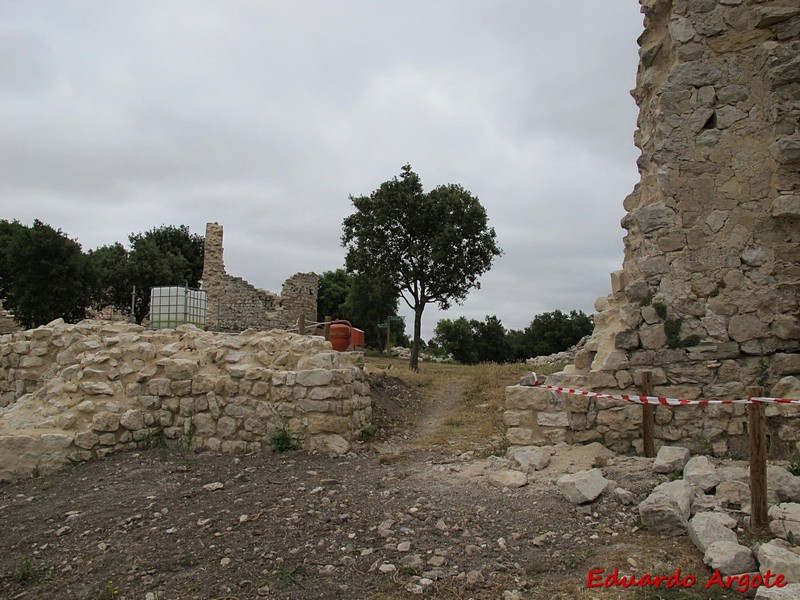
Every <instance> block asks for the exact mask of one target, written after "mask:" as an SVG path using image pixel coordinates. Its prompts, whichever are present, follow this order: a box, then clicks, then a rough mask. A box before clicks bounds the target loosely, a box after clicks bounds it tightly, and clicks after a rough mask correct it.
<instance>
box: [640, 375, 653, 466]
mask: <svg viewBox="0 0 800 600" xmlns="http://www.w3.org/2000/svg"><path fill="white" fill-rule="evenodd" d="M642 395H643V396H652V395H653V382H652V380H651V379H650V371H642ZM654 428H655V417H654V414H653V405H652V404H642V442H643V444H642V446H643V448H642V449H643V451H644V455H645V456H646V457H647V458H653V457H654V456H655V455H656V449H655V442H654V441H653V429H654Z"/></svg>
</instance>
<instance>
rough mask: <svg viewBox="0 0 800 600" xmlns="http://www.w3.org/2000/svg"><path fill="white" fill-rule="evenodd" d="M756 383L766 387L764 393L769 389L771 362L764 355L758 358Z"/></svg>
mask: <svg viewBox="0 0 800 600" xmlns="http://www.w3.org/2000/svg"><path fill="white" fill-rule="evenodd" d="M756 385H757V386H760V387H762V388H764V393H766V392H767V389H769V364H768V363H767V359H766V358H764V357H763V356H762V357H761V358H759V359H758V378H757V379H756Z"/></svg>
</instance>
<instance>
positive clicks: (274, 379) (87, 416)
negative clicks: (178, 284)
mask: <svg viewBox="0 0 800 600" xmlns="http://www.w3.org/2000/svg"><path fill="white" fill-rule="evenodd" d="M0 391H2V403H3V405H4V408H0V481H1V480H5V479H14V478H17V477H26V476H30V475H32V474H35V473H46V472H49V471H53V470H56V469H58V468H60V467H62V466H64V465H66V464H69V463H72V462H78V461H85V460H90V459H92V458H102V457H104V456H106V455H108V454H110V453H112V452H117V451H120V450H128V449H135V448H145V447H149V446H152V445H154V444H161V443H163V444H165V445H167V446H176V445H184V446H187V447H191V448H207V449H211V450H217V451H222V452H258V451H261V450H264V449H268V448H269V447H270V442H271V440H272V438H273V437H274V436H275V435H276V434H280V433H282V432H283V431H284V430H286V431H287V432H288V433H289V434H290V436H291V437H292V439H294V440H295V442H296V443H297V444H298V445H299V446H300V447H303V448H306V449H319V450H324V451H332V452H339V453H341V452H346V451H347V450H348V449H349V444H350V442H351V441H353V440H354V439H355V438H356V437H357V436H358V435H359V433H360V431H361V429H362V428H363V427H364V426H365V425H366V424H367V423H368V422H369V420H370V416H371V403H370V397H369V384H368V383H367V372H366V369H365V368H364V366H363V355H361V354H360V353H348V352H336V351H334V350H333V349H332V348H331V346H330V343H329V342H326V341H325V340H324V339H322V338H319V337H306V336H299V335H297V334H291V333H286V332H284V331H270V332H256V331H253V330H248V331H245V332H243V333H242V334H239V335H231V334H220V333H212V332H204V331H201V330H199V329H197V328H195V327H193V326H190V325H182V326H180V327H178V328H177V329H176V330H169V329H166V330H159V331H152V330H147V329H144V328H142V327H140V326H137V325H131V324H127V323H115V322H103V321H82V322H81V323H78V324H77V325H67V324H64V323H63V321H61V320H58V321H54V322H53V323H51V324H49V325H47V326H45V327H39V328H37V329H33V330H28V331H21V332H17V333H11V334H7V335H3V336H0Z"/></svg>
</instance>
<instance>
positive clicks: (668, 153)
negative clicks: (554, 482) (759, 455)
mask: <svg viewBox="0 0 800 600" xmlns="http://www.w3.org/2000/svg"><path fill="white" fill-rule="evenodd" d="M640 3H641V5H642V12H643V13H644V25H645V31H644V33H643V34H642V36H641V37H640V39H639V44H640V47H641V48H640V51H639V55H640V65H639V70H638V74H637V85H636V89H635V90H634V91H633V92H632V94H633V96H634V98H635V100H636V102H637V105H638V106H639V109H640V112H639V119H638V130H637V132H636V134H635V136H634V141H635V143H636V145H637V146H638V147H639V148H640V149H641V156H640V158H639V159H638V167H639V172H640V175H641V179H640V182H639V183H638V184H637V185H636V186H635V188H634V190H633V192H632V193H631V194H630V195H629V196H628V197H627V198H626V199H625V202H624V207H625V209H626V210H627V211H628V214H627V215H626V216H625V217H624V218H623V220H622V226H623V228H624V229H626V230H627V235H626V236H625V238H624V247H625V255H624V262H623V269H622V270H621V271H618V272H616V273H614V274H612V277H611V281H612V286H611V287H612V293H611V294H610V295H609V296H608V297H605V298H600V299H598V301H597V302H596V303H595V308H596V311H597V314H596V315H595V323H596V327H595V333H594V335H593V336H592V338H591V339H590V341H589V342H588V343H587V344H586V346H585V347H584V349H583V350H582V351H581V352H579V353H578V355H577V356H576V358H575V363H574V364H573V365H570V366H568V367H567V368H566V369H565V370H564V371H563V372H561V373H558V374H556V375H554V376H551V377H549V378H548V380H547V383H549V384H554V385H566V386H568V387H573V388H582V389H592V390H600V391H608V392H610V393H620V391H621V390H625V391H626V392H628V393H640V388H639V386H640V384H641V373H642V371H645V370H648V371H651V373H652V379H653V383H654V386H655V390H654V391H655V394H656V395H659V396H668V397H673V398H687V399H697V398H708V399H737V398H743V397H746V396H747V387H748V386H751V385H755V384H757V383H759V382H764V381H765V382H766V387H767V394H768V395H773V396H780V395H785V396H789V395H791V397H798V393H800V385H798V380H797V376H798V375H800V320H798V314H799V313H800V4H798V3H797V2H796V0H719V1H717V0H641V1H640ZM507 408H508V412H507V413H506V423H507V425H508V426H509V441H510V442H511V443H512V444H527V443H536V442H542V441H544V443H550V442H548V440H551V441H552V439H555V440H562V441H563V440H566V441H575V442H586V441H593V440H599V441H602V442H604V443H605V444H606V445H608V446H610V447H612V448H614V449H616V450H619V451H626V450H630V449H631V447H632V445H635V440H637V439H638V437H640V435H641V433H640V431H641V408H640V407H639V406H619V402H616V401H604V400H589V399H586V398H576V397H566V396H560V395H556V394H551V393H549V392H546V391H544V390H535V389H530V388H529V389H525V390H523V389H519V388H510V389H509V391H508V395H507ZM744 413H745V408H744V407H743V406H730V405H728V406H711V407H707V408H703V407H684V408H678V409H670V408H666V407H659V408H658V409H657V410H656V429H655V435H656V444H657V445H659V444H663V443H681V444H685V445H688V446H690V447H692V448H694V449H696V450H698V451H713V453H714V454H717V455H722V454H726V453H728V452H732V453H739V452H740V450H741V446H742V439H743V436H745V435H746V432H745V418H744V417H743V415H744ZM795 413H796V410H795V409H794V408H790V407H786V406H784V407H775V406H773V407H769V408H768V409H767V414H768V415H770V419H769V422H770V436H771V440H770V442H771V445H772V446H773V448H774V447H776V446H778V445H780V444H791V443H792V442H793V441H795V440H797V439H798V433H797V432H798V430H800V423H798V422H797V420H796V419H791V418H790V415H794V414H795Z"/></svg>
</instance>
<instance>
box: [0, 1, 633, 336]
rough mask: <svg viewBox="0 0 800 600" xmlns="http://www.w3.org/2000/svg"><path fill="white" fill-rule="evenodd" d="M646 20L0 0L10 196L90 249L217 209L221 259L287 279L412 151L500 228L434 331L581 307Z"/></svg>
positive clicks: (25, 211)
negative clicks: (494, 253)
mask: <svg viewBox="0 0 800 600" xmlns="http://www.w3.org/2000/svg"><path fill="white" fill-rule="evenodd" d="M641 29H642V17H641V15H640V14H639V6H638V2H636V1H635V0H602V1H598V0H559V1H554V0H481V1H477V0H405V1H403V2H400V1H399V0H369V1H367V0H363V1H359V0H340V1H338V2H334V1H331V0H324V1H323V0H319V1H307V0H302V1H301V0H298V1H289V0H285V1H281V2H278V1H272V0H258V1H256V0H252V1H245V0H225V1H222V0H218V1H213V2H212V1H206V0H191V1H189V0H187V1H184V2H179V1H171V0H135V1H134V0H130V1H127V0H114V1H106V0H94V1H85V0H72V1H70V2H63V1H45V0H26V1H24V2H21V1H19V0H0V111H2V118H0V156H2V159H0V202H1V203H2V214H1V215H0V218H3V219H18V220H20V221H22V222H23V223H26V224H30V223H31V222H32V221H33V219H35V218H38V219H40V220H42V221H44V222H46V223H48V224H50V225H52V226H53V227H55V228H60V229H61V230H62V231H64V232H65V233H67V234H68V235H69V236H70V237H72V238H74V239H77V241H78V242H80V244H81V245H82V247H83V249H84V250H89V249H93V248H97V247H99V246H102V245H105V244H111V243H114V242H117V241H119V242H123V243H125V244H127V237H128V234H130V233H132V232H133V233H135V232H140V231H146V230H148V229H151V228H153V227H156V226H159V225H162V224H168V225H180V224H185V225H188V226H189V227H190V229H191V230H192V232H195V233H200V234H203V233H204V231H205V224H206V223H207V222H209V221H216V222H218V223H220V224H221V225H223V226H224V230H225V263H226V268H227V270H228V272H229V273H231V274H233V275H236V276H240V277H244V278H245V279H247V280H248V281H250V282H251V283H252V284H254V285H256V286H258V287H261V288H264V289H269V290H273V291H277V292H279V291H280V286H281V284H282V282H283V280H284V279H286V278H287V277H289V276H290V275H292V274H293V273H295V272H298V271H315V272H317V273H322V272H323V271H327V270H333V269H337V268H340V267H342V266H343V263H344V249H343V248H342V247H341V245H340V237H341V233H342V220H343V219H344V217H346V216H347V215H349V214H350V213H351V212H353V208H352V205H351V203H350V201H349V198H348V197H349V196H350V195H355V196H358V195H368V194H369V193H371V192H372V191H373V190H375V189H376V188H377V187H378V186H379V185H380V183H381V182H383V181H386V180H388V179H391V178H392V177H394V176H397V175H399V173H400V169H401V167H402V166H403V165H404V164H406V163H410V164H411V165H412V167H413V169H414V171H415V172H416V173H418V174H419V175H420V177H421V179H422V182H423V185H424V186H425V189H426V190H428V189H431V188H433V187H435V186H437V185H440V184H446V183H459V184H461V185H462V186H464V187H465V188H466V189H468V190H470V191H471V192H472V193H473V194H474V195H476V196H477V197H478V198H479V199H480V201H481V202H482V204H483V205H484V206H485V207H486V210H487V212H488V214H489V219H490V224H491V225H492V226H493V227H494V228H495V230H496V232H497V237H498V243H499V245H500V246H501V247H502V248H503V250H504V255H503V256H501V257H500V258H498V259H497V260H496V262H495V264H494V266H493V268H492V270H491V271H490V272H489V273H487V274H486V275H484V276H483V278H482V280H481V283H482V287H481V289H480V290H478V291H473V292H471V293H470V295H469V297H468V298H467V301H466V302H465V304H464V305H462V306H455V307H453V308H452V309H451V310H449V311H448V312H447V313H441V312H439V311H437V310H436V309H435V307H433V306H431V307H428V308H427V309H426V312H425V315H424V316H423V337H424V338H428V337H429V336H430V335H431V332H432V330H433V327H434V326H435V324H436V321H437V320H438V319H440V318H443V317H448V318H456V317H458V316H459V315H465V316H467V317H469V318H477V319H483V317H484V316H485V315H496V316H497V317H499V318H500V319H501V321H502V322H503V324H504V325H505V326H506V327H507V328H522V327H525V326H526V325H527V324H528V323H530V321H531V320H532V318H533V317H534V316H535V315H536V314H538V313H542V312H545V311H551V310H555V309H561V310H564V311H568V310H571V309H579V310H583V311H585V312H586V313H587V314H591V313H592V312H593V304H594V300H595V298H596V297H598V296H605V295H606V294H608V293H609V291H610V282H609V273H610V272H611V271H614V270H617V269H619V268H620V267H621V264H622V255H623V246H622V236H623V234H624V231H623V230H622V229H621V228H620V226H619V220H620V218H621V217H622V216H623V215H624V211H623V209H622V201H623V199H624V197H625V196H626V195H627V194H628V193H629V192H630V191H631V189H632V188H633V185H634V184H635V183H636V181H638V175H637V172H636V165H635V161H636V157H637V156H638V150H636V148H635V147H634V145H633V132H634V130H635V126H636V125H635V123H636V112H637V111H636V106H635V104H634V102H633V100H632V98H631V97H630V94H629V90H630V89H631V88H633V86H634V82H635V73H636V65H637V45H636V38H637V37H638V36H639V34H640V33H641ZM401 309H405V306H404V305H403V304H402V302H401ZM401 314H410V311H408V310H407V309H405V310H403V311H402V312H401ZM408 323H409V329H410V325H411V324H412V320H408Z"/></svg>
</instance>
